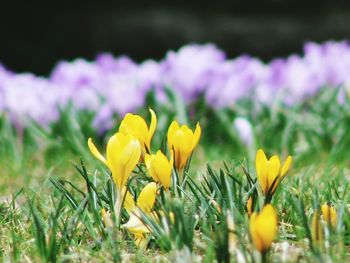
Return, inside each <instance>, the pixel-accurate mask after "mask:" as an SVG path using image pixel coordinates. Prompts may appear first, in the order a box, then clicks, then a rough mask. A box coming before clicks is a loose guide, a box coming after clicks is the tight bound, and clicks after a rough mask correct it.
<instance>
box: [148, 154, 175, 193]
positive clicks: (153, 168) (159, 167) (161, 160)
mask: <svg viewBox="0 0 350 263" xmlns="http://www.w3.org/2000/svg"><path fill="white" fill-rule="evenodd" d="M172 165H173V164H172V161H171V160H170V161H168V159H167V157H166V156H165V155H164V154H163V153H162V152H161V151H157V153H156V155H153V158H152V160H151V165H150V174H151V176H152V178H153V179H154V180H155V181H156V182H160V183H161V184H162V185H163V187H164V188H165V189H168V188H169V186H170V181H171V170H172Z"/></svg>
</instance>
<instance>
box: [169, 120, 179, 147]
mask: <svg viewBox="0 0 350 263" xmlns="http://www.w3.org/2000/svg"><path fill="white" fill-rule="evenodd" d="M178 129H179V124H178V123H177V121H173V122H172V123H171V124H170V126H169V128H168V134H167V137H168V147H169V151H171V150H172V148H173V144H174V142H173V136H174V134H175V132H176V131H177V130H178Z"/></svg>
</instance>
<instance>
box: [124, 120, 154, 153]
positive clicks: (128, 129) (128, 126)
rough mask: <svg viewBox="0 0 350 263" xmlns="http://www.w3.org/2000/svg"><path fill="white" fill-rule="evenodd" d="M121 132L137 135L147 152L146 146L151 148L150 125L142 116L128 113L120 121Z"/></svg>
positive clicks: (143, 149)
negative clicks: (148, 125)
mask: <svg viewBox="0 0 350 263" xmlns="http://www.w3.org/2000/svg"><path fill="white" fill-rule="evenodd" d="M119 132H121V133H123V134H125V135H132V136H134V137H136V138H137V139H138V141H139V142H140V145H141V148H142V151H143V152H144V153H146V149H145V147H146V146H147V147H148V148H149V140H148V127H147V123H146V121H145V120H144V119H143V118H142V117H141V116H139V115H134V114H131V113H128V114H126V115H125V117H124V119H123V120H122V122H121V123H120V126H119Z"/></svg>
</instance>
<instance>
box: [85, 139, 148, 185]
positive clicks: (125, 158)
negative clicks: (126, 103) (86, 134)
mask: <svg viewBox="0 0 350 263" xmlns="http://www.w3.org/2000/svg"><path fill="white" fill-rule="evenodd" d="M88 146H89V148H90V151H91V153H92V154H93V155H94V156H95V157H96V158H97V159H99V160H100V161H102V162H103V163H104V164H105V165H107V167H108V168H109V170H110V171H111V172H112V176H113V180H114V182H115V184H116V185H117V187H118V189H119V190H121V189H122V187H123V186H124V185H125V184H126V182H127V180H128V178H129V176H130V174H131V173H132V171H133V170H134V169H135V167H136V164H137V163H138V161H139V159H140V155H141V147H140V143H139V142H138V140H137V139H136V138H135V137H134V136H132V135H130V134H127V135H125V134H122V133H116V134H114V135H113V136H112V137H111V138H110V139H109V141H108V143H107V159H106V158H105V157H103V155H102V154H101V153H100V152H99V151H98V150H97V148H96V146H95V145H94V144H93V142H92V139H91V138H89V140H88Z"/></svg>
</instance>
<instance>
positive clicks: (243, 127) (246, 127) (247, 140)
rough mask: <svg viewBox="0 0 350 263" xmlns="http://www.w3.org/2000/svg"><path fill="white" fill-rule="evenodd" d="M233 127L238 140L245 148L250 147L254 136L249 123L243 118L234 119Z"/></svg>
mask: <svg viewBox="0 0 350 263" xmlns="http://www.w3.org/2000/svg"><path fill="white" fill-rule="evenodd" d="M233 126H234V128H235V130H236V131H237V133H238V137H239V138H240V140H241V141H242V142H243V143H244V144H245V145H247V146H251V145H252V144H253V142H254V134H253V128H252V125H251V123H250V122H249V121H248V120H247V119H246V118H243V117H237V118H235V120H234V122H233Z"/></svg>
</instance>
